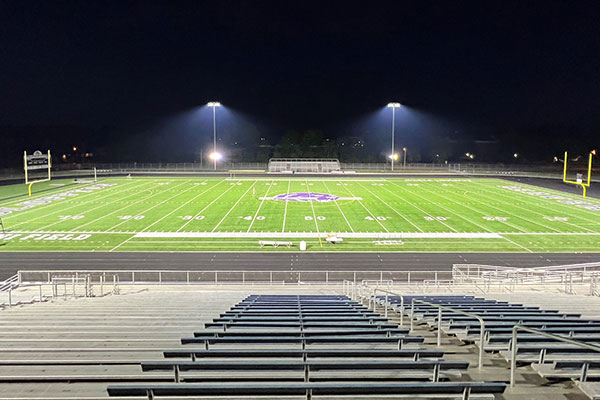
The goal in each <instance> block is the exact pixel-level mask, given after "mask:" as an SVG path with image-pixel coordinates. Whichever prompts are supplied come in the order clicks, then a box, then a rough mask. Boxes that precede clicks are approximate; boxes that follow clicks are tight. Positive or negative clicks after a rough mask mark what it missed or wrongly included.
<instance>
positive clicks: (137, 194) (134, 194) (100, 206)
mask: <svg viewBox="0 0 600 400" xmlns="http://www.w3.org/2000/svg"><path fill="white" fill-rule="evenodd" d="M147 184H148V182H144V184H141V185H139V186H136V187H134V188H133V189H135V190H139V189H140V187H143V186H144V185H147ZM129 190H131V189H127V190H123V191H119V192H117V193H113V194H112V196H114V195H115V194H121V193H126V192H129ZM133 196H139V192H137V191H136V192H135V193H132V194H130V195H128V196H125V197H119V198H117V199H116V200H113V201H109V202H108V203H101V204H100V205H98V206H96V207H93V208H90V209H87V210H85V211H83V213H85V214H89V213H90V212H92V211H95V210H97V209H99V208H102V207H106V206H107V205H110V204H113V203H116V202H119V201H123V200H124V199H128V198H130V197H133ZM105 197H108V196H103V197H102V198H101V199H103V198H105ZM98 200H99V199H94V200H91V201H98ZM91 201H90V202H91ZM84 204H87V203H84ZM79 205H81V204H79ZM71 208H73V207H68V208H66V209H63V210H59V211H56V212H54V213H52V214H57V213H60V212H62V211H64V210H68V209H71ZM48 215H51V214H46V215H44V216H42V217H45V216H48ZM42 217H38V218H35V219H32V220H29V221H26V222H31V221H35V220H36V219H39V218H42ZM101 218H102V217H101ZM94 221H96V220H94ZM61 222H63V221H57V222H53V223H51V224H48V225H44V226H42V227H41V228H38V229H36V230H45V229H47V228H48V227H50V226H54V225H56V224H60V223H61ZM90 222H93V221H90ZM88 223H89V222H88ZM17 225H21V224H17ZM17 225H14V226H17ZM84 225H87V223H86V224H84ZM80 226H83V225H80ZM78 227H79V226H78ZM78 227H77V228H78Z"/></svg>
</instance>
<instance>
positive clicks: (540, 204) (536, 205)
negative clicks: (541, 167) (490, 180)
mask: <svg viewBox="0 0 600 400" xmlns="http://www.w3.org/2000/svg"><path fill="white" fill-rule="evenodd" d="M473 183H475V184H477V185H478V186H483V187H482V188H480V190H481V191H483V192H486V193H490V194H492V195H495V196H502V197H507V198H508V199H509V200H511V201H512V202H507V201H502V200H499V199H498V197H494V199H495V200H496V201H499V202H500V203H502V204H506V205H507V206H510V207H515V208H520V209H521V210H525V211H527V212H529V213H533V214H537V215H540V216H542V217H543V216H544V214H541V213H538V212H536V211H535V210H532V209H531V208H524V207H521V206H519V205H517V204H515V203H514V199H515V198H514V197H511V196H509V195H507V194H504V193H502V190H498V191H497V192H490V191H489V190H486V189H485V187H486V186H485V185H483V184H481V183H477V182H473ZM500 189H501V188H500ZM540 190H541V189H540ZM511 193H515V192H511ZM480 196H483V197H486V198H488V199H489V198H490V197H489V196H485V195H482V194H480ZM519 199H522V201H523V202H524V203H526V204H531V205H532V206H533V208H534V209H540V208H543V209H546V210H550V211H552V212H553V213H555V212H556V208H554V207H553V206H554V205H557V206H565V207H567V208H569V210H570V211H573V210H574V211H583V212H588V211H587V210H585V209H582V208H572V207H570V206H569V205H568V204H562V203H558V202H557V203H552V206H550V205H549V204H547V203H546V202H541V201H540V202H535V201H534V202H532V201H529V200H530V199H529V198H528V197H527V195H524V196H523V197H519ZM531 200H533V199H531ZM539 200H545V199H539ZM590 213H592V214H593V215H594V213H593V212H590ZM594 216H596V217H597V216H598V214H595V215H594ZM575 218H580V219H583V218H582V217H577V216H575ZM563 223H564V224H567V225H571V226H574V227H576V228H578V229H581V230H587V231H588V232H595V231H594V230H591V229H588V228H585V227H583V226H579V225H577V224H574V223H572V222H563ZM535 224H537V225H541V226H544V227H546V228H548V229H552V230H555V231H556V229H554V228H550V227H547V226H546V225H544V224H540V223H537V222H536V223H535Z"/></svg>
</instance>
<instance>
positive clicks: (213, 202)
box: [176, 186, 235, 232]
mask: <svg viewBox="0 0 600 400" xmlns="http://www.w3.org/2000/svg"><path fill="white" fill-rule="evenodd" d="M234 187H235V186H229V188H228V189H227V190H225V191H224V192H223V193H221V194H220V195H219V196H218V197H217V198H216V199H214V200H213V201H211V202H210V203H208V204H207V205H206V206H205V207H204V208H203V209H202V210H200V211H198V212H197V213H196V215H194V218H192V219H190V220H189V221H187V222H186V223H184V224H183V225H181V227H180V228H179V229H177V231H176V232H179V231H181V230H182V229H183V228H185V227H186V226H188V225H189V223H190V222H192V221H194V220H195V218H196V217H197V216H199V215H202V213H203V212H204V211H206V209H207V208H208V207H210V206H212V205H213V204H215V203H216V202H217V200H219V199H220V198H221V197H223V196H224V195H225V193H227V192H229V191H230V190H231V189H233V188H234Z"/></svg>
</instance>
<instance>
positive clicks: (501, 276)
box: [452, 262, 600, 293]
mask: <svg viewBox="0 0 600 400" xmlns="http://www.w3.org/2000/svg"><path fill="white" fill-rule="evenodd" d="M599 272H600V262H596V263H582V264H568V265H558V266H549V267H537V268H514V267H501V266H491V265H480V264H454V265H453V266H452V280H453V282H454V283H458V284H475V285H480V286H481V285H483V287H484V288H485V290H484V292H485V291H489V290H490V288H491V287H492V286H494V285H499V286H508V287H510V288H511V290H514V289H515V288H516V287H517V286H518V285H527V284H543V285H564V286H565V289H564V290H565V292H567V293H571V292H572V289H573V284H583V283H588V282H590V283H591V282H592V280H593V277H594V276H596V275H597V274H598V273H599Z"/></svg>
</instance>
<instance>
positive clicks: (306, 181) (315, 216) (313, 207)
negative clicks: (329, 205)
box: [304, 179, 321, 236]
mask: <svg viewBox="0 0 600 400" xmlns="http://www.w3.org/2000/svg"><path fill="white" fill-rule="evenodd" d="M304 183H305V184H306V190H308V198H309V201H308V202H309V203H310V207H311V208H312V213H313V220H314V221H315V227H316V228H317V235H319V236H321V235H320V234H319V224H318V223H317V214H315V206H314V204H313V202H312V201H311V200H310V194H311V191H310V188H309V187H308V180H306V179H305V180H304Z"/></svg>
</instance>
